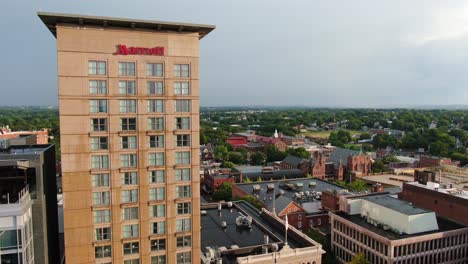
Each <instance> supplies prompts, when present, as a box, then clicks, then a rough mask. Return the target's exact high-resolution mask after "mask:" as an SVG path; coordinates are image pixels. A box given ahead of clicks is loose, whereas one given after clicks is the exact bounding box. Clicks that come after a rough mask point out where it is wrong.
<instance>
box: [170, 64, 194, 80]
mask: <svg viewBox="0 0 468 264" xmlns="http://www.w3.org/2000/svg"><path fill="white" fill-rule="evenodd" d="M189 76H190V73H189V65H188V64H174V77H189Z"/></svg>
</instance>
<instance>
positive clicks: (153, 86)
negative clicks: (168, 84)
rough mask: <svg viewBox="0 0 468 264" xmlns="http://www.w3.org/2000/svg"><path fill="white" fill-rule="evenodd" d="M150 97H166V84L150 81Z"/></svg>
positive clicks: (148, 86)
mask: <svg viewBox="0 0 468 264" xmlns="http://www.w3.org/2000/svg"><path fill="white" fill-rule="evenodd" d="M146 84H147V88H148V95H164V84H163V82H160V81H149V82H147V83H146Z"/></svg>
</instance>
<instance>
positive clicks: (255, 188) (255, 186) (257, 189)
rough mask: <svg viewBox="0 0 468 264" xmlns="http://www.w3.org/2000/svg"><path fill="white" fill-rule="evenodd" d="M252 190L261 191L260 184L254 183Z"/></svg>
mask: <svg viewBox="0 0 468 264" xmlns="http://www.w3.org/2000/svg"><path fill="white" fill-rule="evenodd" d="M252 190H253V191H254V192H255V191H260V185H259V184H255V185H252Z"/></svg>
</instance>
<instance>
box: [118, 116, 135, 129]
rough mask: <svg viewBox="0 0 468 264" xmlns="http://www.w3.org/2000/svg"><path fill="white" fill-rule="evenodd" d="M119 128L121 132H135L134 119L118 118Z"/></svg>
mask: <svg viewBox="0 0 468 264" xmlns="http://www.w3.org/2000/svg"><path fill="white" fill-rule="evenodd" d="M120 127H121V128H122V131H135V130H136V118H134V117H131V118H120Z"/></svg>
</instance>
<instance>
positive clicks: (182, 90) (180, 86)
mask: <svg viewBox="0 0 468 264" xmlns="http://www.w3.org/2000/svg"><path fill="white" fill-rule="evenodd" d="M174 94H175V95H189V94H190V84H189V82H174Z"/></svg>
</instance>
